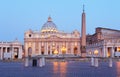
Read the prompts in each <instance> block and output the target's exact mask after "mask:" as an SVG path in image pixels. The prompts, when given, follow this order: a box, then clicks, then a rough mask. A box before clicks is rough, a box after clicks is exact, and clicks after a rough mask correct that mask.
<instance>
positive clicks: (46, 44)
mask: <svg viewBox="0 0 120 77" xmlns="http://www.w3.org/2000/svg"><path fill="white" fill-rule="evenodd" d="M46 55H48V42H47V43H46Z"/></svg>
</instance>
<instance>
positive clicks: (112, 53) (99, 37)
mask: <svg viewBox="0 0 120 77" xmlns="http://www.w3.org/2000/svg"><path fill="white" fill-rule="evenodd" d="M86 52H87V56H90V57H91V56H97V57H116V56H120V30H114V29H108V28H101V27H98V28H96V33H95V34H93V35H87V47H86Z"/></svg>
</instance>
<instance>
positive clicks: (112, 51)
mask: <svg viewBox="0 0 120 77" xmlns="http://www.w3.org/2000/svg"><path fill="white" fill-rule="evenodd" d="M111 53H112V57H114V53H115V51H114V48H113V47H112V48H111Z"/></svg>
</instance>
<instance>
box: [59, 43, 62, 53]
mask: <svg viewBox="0 0 120 77" xmlns="http://www.w3.org/2000/svg"><path fill="white" fill-rule="evenodd" d="M61 49H62V45H61V42H60V43H59V54H60V55H61V54H62V51H61Z"/></svg>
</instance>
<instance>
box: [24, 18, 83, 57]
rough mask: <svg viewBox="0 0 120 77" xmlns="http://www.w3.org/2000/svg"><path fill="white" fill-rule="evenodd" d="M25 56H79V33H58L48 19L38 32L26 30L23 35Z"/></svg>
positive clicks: (50, 19) (54, 25) (75, 31)
mask: <svg viewBox="0 0 120 77" xmlns="http://www.w3.org/2000/svg"><path fill="white" fill-rule="evenodd" d="M24 48H25V56H26V57H27V56H37V55H58V56H62V55H64V56H78V55H80V54H81V53H80V33H79V31H77V30H74V31H73V32H71V33H66V32H63V31H59V30H58V28H57V26H56V24H55V23H54V22H53V21H52V18H51V17H48V20H47V22H46V23H44V24H43V26H42V28H41V29H40V31H33V30H28V31H26V32H25V34H24Z"/></svg>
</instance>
